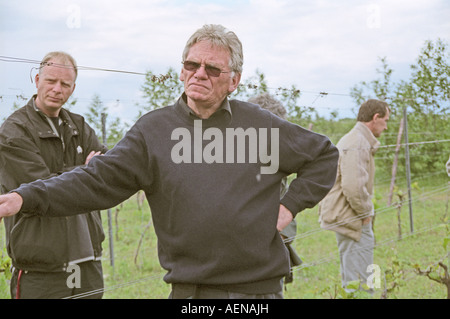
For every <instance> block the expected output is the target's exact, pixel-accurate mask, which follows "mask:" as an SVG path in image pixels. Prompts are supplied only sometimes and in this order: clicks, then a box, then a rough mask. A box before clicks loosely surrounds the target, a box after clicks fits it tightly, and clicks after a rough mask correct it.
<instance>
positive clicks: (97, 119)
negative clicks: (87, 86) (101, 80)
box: [84, 94, 126, 147]
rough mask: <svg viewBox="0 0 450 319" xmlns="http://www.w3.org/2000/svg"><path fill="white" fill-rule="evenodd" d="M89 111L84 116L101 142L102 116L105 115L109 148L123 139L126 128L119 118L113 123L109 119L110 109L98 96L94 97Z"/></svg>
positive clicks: (114, 119) (113, 120)
mask: <svg viewBox="0 0 450 319" xmlns="http://www.w3.org/2000/svg"><path fill="white" fill-rule="evenodd" d="M88 111H89V112H88V113H86V114H84V116H85V118H86V120H87V122H88V123H89V124H90V125H91V126H92V128H93V129H94V130H95V133H96V134H97V137H98V138H99V139H100V140H101V141H102V140H103V128H102V114H104V115H105V125H106V127H105V134H106V144H107V146H108V147H112V146H114V145H115V144H116V143H117V142H118V141H119V140H120V139H121V138H122V137H123V134H124V131H125V129H126V126H125V125H123V124H122V123H121V121H120V118H118V117H116V118H113V119H112V121H110V120H109V119H108V117H109V114H108V109H107V108H106V106H104V105H103V102H102V101H101V99H100V96H99V95H98V94H95V95H94V96H93V97H92V102H91V105H90V106H89V108H88Z"/></svg>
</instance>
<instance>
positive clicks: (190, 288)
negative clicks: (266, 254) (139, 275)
mask: <svg viewBox="0 0 450 319" xmlns="http://www.w3.org/2000/svg"><path fill="white" fill-rule="evenodd" d="M169 299H283V292H282V291H280V292H278V293H269V294H243V293H235V292H231V291H227V290H222V289H217V288H214V287H208V286H202V285H191V284H172V291H171V293H170V295H169Z"/></svg>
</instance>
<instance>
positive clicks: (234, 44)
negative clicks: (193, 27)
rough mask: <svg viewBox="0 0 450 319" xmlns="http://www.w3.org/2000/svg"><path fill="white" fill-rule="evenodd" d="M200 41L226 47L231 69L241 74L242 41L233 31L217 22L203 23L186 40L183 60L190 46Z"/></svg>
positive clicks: (242, 61)
mask: <svg viewBox="0 0 450 319" xmlns="http://www.w3.org/2000/svg"><path fill="white" fill-rule="evenodd" d="M200 41H209V42H210V43H211V44H212V45H214V46H219V47H223V48H225V49H227V50H228V51H229V52H230V65H229V66H230V69H231V71H233V72H236V73H239V74H242V66H243V64H244V54H243V51H242V43H241V41H240V40H239V38H238V37H237V36H236V34H235V33H234V32H232V31H229V30H227V29H226V28H225V27H224V26H222V25H219V24H206V25H204V26H203V27H202V28H200V29H198V30H197V31H196V32H195V33H194V34H193V35H192V36H191V37H190V38H189V40H188V41H187V43H186V46H185V48H184V51H183V61H185V60H186V58H187V56H188V54H189V50H190V49H191V47H192V46H193V45H194V44H196V43H198V42H200Z"/></svg>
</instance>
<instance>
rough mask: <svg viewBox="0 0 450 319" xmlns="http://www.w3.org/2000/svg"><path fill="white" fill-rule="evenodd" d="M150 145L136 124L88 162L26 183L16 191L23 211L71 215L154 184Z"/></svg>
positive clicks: (115, 202)
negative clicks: (55, 175) (47, 177)
mask: <svg viewBox="0 0 450 319" xmlns="http://www.w3.org/2000/svg"><path fill="white" fill-rule="evenodd" d="M146 150H147V147H146V145H145V142H144V139H143V137H142V134H141V132H140V130H139V129H138V127H137V125H135V126H134V127H133V128H132V129H131V130H130V131H129V132H128V133H127V134H126V136H125V137H124V138H123V139H122V140H121V141H120V142H119V143H118V144H117V145H116V146H115V147H114V148H113V149H112V150H110V151H109V152H107V153H106V154H105V155H103V156H96V157H94V158H93V159H92V160H91V161H90V162H89V165H87V166H84V167H77V168H76V169H74V170H72V171H70V172H66V173H63V174H61V175H59V176H57V177H53V178H50V179H47V180H37V181H35V182H32V183H30V184H23V185H21V186H20V187H19V188H18V189H16V190H15V192H17V193H19V194H20V195H21V196H22V198H23V200H24V203H23V206H22V209H21V211H22V212H23V213H25V214H27V213H30V214H37V215H41V216H58V217H59V216H71V215H76V214H81V213H86V212H89V211H92V210H98V209H100V210H101V209H107V208H110V207H114V206H116V205H118V204H119V203H121V202H122V201H124V200H125V199H127V198H129V197H130V196H131V195H133V194H134V193H136V192H137V191H138V190H140V189H143V188H148V185H149V184H151V170H150V169H149V162H148V154H147V151H146Z"/></svg>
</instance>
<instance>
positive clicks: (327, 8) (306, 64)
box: [0, 0, 450, 121]
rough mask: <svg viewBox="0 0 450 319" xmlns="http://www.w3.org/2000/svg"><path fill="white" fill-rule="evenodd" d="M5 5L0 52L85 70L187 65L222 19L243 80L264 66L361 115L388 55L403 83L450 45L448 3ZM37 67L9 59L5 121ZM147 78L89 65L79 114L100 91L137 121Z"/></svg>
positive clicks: (21, 1) (26, 0)
mask: <svg viewBox="0 0 450 319" xmlns="http://www.w3.org/2000/svg"><path fill="white" fill-rule="evenodd" d="M0 1H1V2H0V56H8V57H18V58H26V59H33V60H41V59H42V57H43V56H44V55H45V54H46V53H47V52H49V51H54V50H63V51H67V52H69V53H71V54H72V55H73V56H74V57H75V59H76V60H77V62H78V64H79V65H80V66H89V67H98V68H107V69H119V70H126V71H134V72H142V73H144V72H146V71H148V70H151V71H153V72H154V73H157V74H160V73H165V72H166V71H167V69H168V68H169V67H174V68H176V69H179V68H180V67H181V53H182V50H183V48H184V45H185V43H186V40H187V39H188V37H189V36H190V35H191V34H192V33H193V32H194V31H195V30H197V29H198V28H200V27H201V26H202V25H203V24H206V23H214V24H223V25H224V26H225V27H227V28H228V29H230V30H232V31H234V32H236V34H237V35H238V37H239V38H240V39H241V41H242V43H243V46H244V59H245V61H244V73H243V79H246V78H247V77H250V76H253V75H254V74H255V71H256V70H257V69H259V70H260V71H261V72H263V73H264V74H265V75H266V78H267V81H268V84H269V86H270V87H271V88H278V87H285V88H289V87H291V85H295V86H296V87H297V88H299V89H300V90H302V91H303V92H305V93H303V94H302V97H301V99H300V104H302V105H310V106H313V107H317V109H318V110H320V112H321V113H322V114H327V113H329V112H330V111H333V110H335V109H337V110H338V112H339V114H340V115H341V116H352V113H351V110H352V109H353V108H354V107H355V106H356V105H355V104H354V102H353V101H352V99H351V98H349V97H348V96H346V95H347V94H348V93H349V92H350V88H351V87H352V86H354V85H355V84H357V83H359V82H361V81H370V80H373V79H375V77H376V72H375V70H376V68H377V67H378V66H380V64H379V57H387V61H388V63H389V65H390V67H392V68H393V69H394V80H399V79H404V80H407V79H408V77H409V74H410V71H409V65H410V64H413V63H414V62H415V59H416V58H417V56H418V54H419V52H420V49H421V48H422V47H423V45H424V42H425V41H426V40H436V39H437V38H438V37H440V38H442V39H444V40H446V41H447V42H450V2H449V1H448V0H408V1H406V0H389V1H388V0H367V1H366V0H359V1H357V0H354V1H332V0H319V1H304V0H300V1H299V0H284V1H274V0H263V1H256V0H247V1H237V0H216V1H205V0H202V1H198V0H197V1H181V0H128V1H93V0H90V1H85V0H78V1H77V0H58V1H50V0H40V1H34V0H17V1H7V0H0ZM34 66H35V65H32V64H23V63H11V62H3V61H1V60H0V119H1V118H3V117H4V116H5V115H6V114H8V113H9V112H10V109H11V106H12V104H13V103H14V102H15V101H16V102H18V103H19V104H20V105H23V104H25V102H26V101H22V100H19V99H17V97H16V96H17V95H23V96H25V97H26V98H29V97H31V95H32V94H34V93H35V86H34V84H33V83H31V80H30V72H31V71H32V70H31V68H32V67H34ZM32 72H33V73H32V75H33V78H34V74H35V71H34V70H33V71H32ZM143 83H144V76H141V75H130V74H118V73H110V72H99V71H80V73H79V77H78V80H77V88H76V90H75V93H74V97H75V98H77V99H78V103H77V108H76V109H73V111H75V112H77V113H81V114H83V113H85V112H86V106H87V105H88V104H89V103H90V102H91V100H92V97H93V95H94V94H98V95H99V96H100V98H101V99H102V100H103V102H104V103H105V104H106V105H108V107H109V108H110V111H111V112H112V114H111V115H112V116H118V117H121V118H122V119H124V120H128V121H130V120H131V121H133V120H134V119H135V116H136V114H137V107H136V106H135V104H136V103H139V102H141V99H140V95H141V91H140V87H141V85H142V84H143ZM318 92H328V93H339V94H344V95H329V96H327V97H321V98H317V96H318V94H317V93H318Z"/></svg>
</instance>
